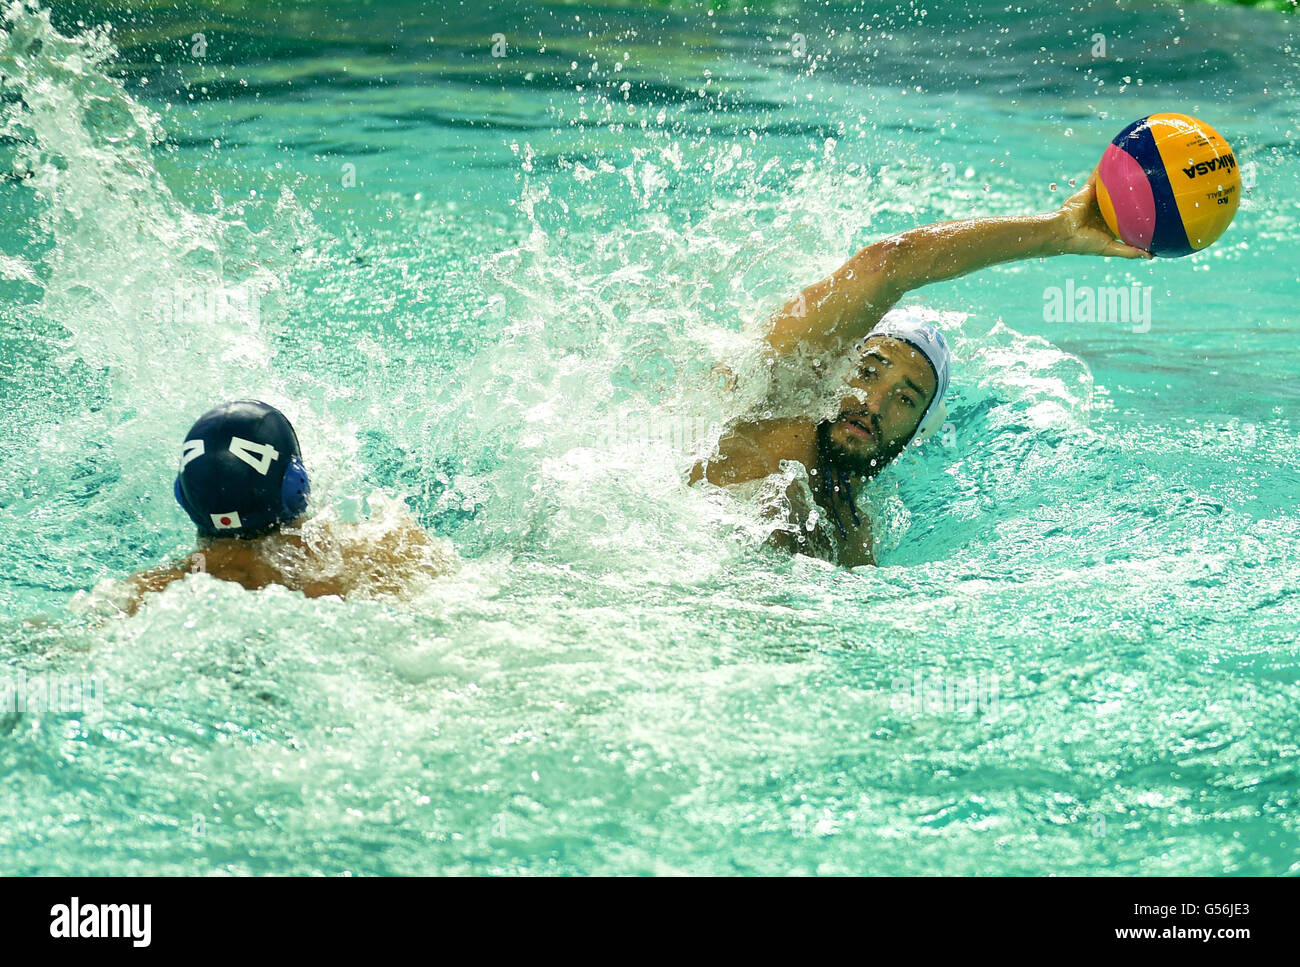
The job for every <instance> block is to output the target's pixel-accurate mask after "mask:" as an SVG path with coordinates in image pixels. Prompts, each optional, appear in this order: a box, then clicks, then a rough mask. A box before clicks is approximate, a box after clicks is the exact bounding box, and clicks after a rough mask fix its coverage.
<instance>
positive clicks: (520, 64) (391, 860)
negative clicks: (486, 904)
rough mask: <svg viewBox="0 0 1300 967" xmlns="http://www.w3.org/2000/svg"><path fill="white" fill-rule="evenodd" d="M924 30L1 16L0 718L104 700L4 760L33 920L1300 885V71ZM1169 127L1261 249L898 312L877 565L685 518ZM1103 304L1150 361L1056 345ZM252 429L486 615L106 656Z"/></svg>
mask: <svg viewBox="0 0 1300 967" xmlns="http://www.w3.org/2000/svg"><path fill="white" fill-rule="evenodd" d="M931 7H932V9H931V8H930V7H923V6H922V5H920V4H915V5H908V4H898V5H881V6H879V7H877V6H875V5H859V6H858V7H853V6H850V5H846V4H827V5H819V6H812V7H807V8H805V7H803V6H802V5H799V4H787V5H781V4H763V3H756V4H753V5H751V6H750V7H748V8H739V7H736V6H734V5H719V6H718V7H717V8H716V9H715V10H714V11H713V12H712V13H711V14H709V13H706V12H704V10H703V9H702V8H700V7H699V6H697V5H691V4H681V5H664V6H655V7H651V8H648V9H647V8H645V7H642V6H635V5H613V4H611V5H599V4H586V5H570V4H563V3H510V4H500V3H486V4H479V5H475V8H474V9H464V8H462V7H459V6H456V7H454V8H453V7H451V5H445V6H444V5H438V4H423V3H413V2H397V3H386V4H383V5H368V4H351V3H341V2H339V3H327V4H313V5H310V6H309V7H297V6H294V7H287V6H283V5H280V4H275V3H261V4H258V3H254V4H247V5H240V7H239V9H238V10H236V9H234V8H233V7H229V6H227V5H213V6H211V7H202V6H198V5H195V6H191V7H181V8H171V7H168V6H165V5H162V4H157V5H155V4H138V3H137V4H129V5H125V4H124V5H115V4H104V5H98V6H90V5H84V4H70V5H60V6H59V7H58V8H57V9H55V10H54V11H53V12H51V11H48V10H46V9H43V8H39V7H35V6H26V7H24V6H21V5H11V6H10V7H8V8H7V10H8V12H7V13H6V15H5V16H6V23H5V29H4V32H3V34H0V74H3V75H4V78H5V80H4V84H3V92H4V93H3V101H2V103H3V109H4V122H3V123H4V135H5V137H4V141H3V142H2V143H0V157H3V164H2V165H0V171H7V172H11V173H12V174H11V175H10V176H8V177H6V178H5V179H4V180H3V182H0V193H3V204H4V218H3V222H0V312H3V316H4V318H3V325H2V326H0V394H2V396H0V405H2V406H3V409H4V413H5V415H6V419H4V420H3V421H0V535H2V536H3V540H0V609H3V610H2V611H0V663H2V664H3V672H0V675H3V676H7V679H6V680H7V681H8V682H9V683H10V685H11V687H15V686H16V685H17V684H20V683H24V682H25V683H31V682H34V681H35V682H50V681H57V682H61V683H67V682H74V681H75V682H77V683H83V682H84V683H85V687H84V689H83V695H82V699H83V701H82V702H81V706H80V707H75V708H74V707H70V704H69V703H68V702H63V703H61V704H59V703H56V704H58V707H56V708H52V709H28V710H26V711H23V712H19V711H17V709H16V706H15V711H13V712H8V711H6V710H5V709H4V708H0V776H3V779H2V780H0V870H3V872H6V873H41V874H59V873H65V874H66V873H93V874H122V873H188V874H207V873H232V874H257V873H295V874H330V875H333V874H341V873H352V874H376V873H420V872H439V873H489V872H533V873H546V872H566V873H628V872H630V873H784V872H797V873H874V874H933V873H1015V874H1020V873H1086V874H1103V873H1112V874H1158V873H1168V874H1184V873H1187V874H1193V873H1195V874H1215V873H1272V874H1276V873H1288V872H1290V873H1294V872H1296V871H1297V870H1300V861H1298V860H1297V855H1298V852H1300V817H1298V814H1297V789H1298V788H1300V770H1298V768H1297V764H1298V763H1300V748H1298V746H1297V740H1296V733H1295V727H1294V721H1295V710H1296V700H1297V695H1298V694H1300V689H1298V681H1297V679H1298V677H1300V676H1298V675H1297V659H1298V658H1300V646H1298V645H1297V640H1296V639H1297V628H1298V627H1300V600H1298V598H1297V594H1296V589H1295V583H1296V581H1295V577H1296V574H1297V570H1298V565H1300V516H1298V511H1300V508H1297V498H1298V495H1300V449H1298V442H1300V441H1298V437H1297V430H1296V423H1295V421H1296V419H1297V417H1298V416H1300V412H1298V409H1300V392H1298V391H1297V385H1298V383H1297V376H1300V349H1298V348H1297V339H1296V336H1297V330H1298V329H1300V326H1298V325H1297V321H1296V313H1295V305H1296V299H1297V296H1298V295H1300V276H1298V275H1297V269H1296V261H1295V258H1294V253H1293V251H1292V249H1291V242H1292V239H1293V237H1294V236H1295V235H1296V233H1297V231H1300V197H1297V194H1296V191H1295V184H1296V180H1295V174H1294V172H1295V169H1296V165H1297V164H1298V163H1300V151H1298V150H1297V145H1296V142H1297V134H1298V132H1300V117H1298V114H1297V106H1298V104H1300V101H1298V100H1297V91H1296V86H1295V77H1296V45H1297V40H1298V39H1300V38H1297V36H1296V27H1295V25H1296V23H1297V21H1296V19H1295V18H1294V17H1287V16H1285V15H1280V14H1277V13H1274V12H1271V11H1262V10H1243V9H1235V8H1222V7H1208V6H1199V5H1193V4H1187V5H1183V6H1179V5H1175V4H1168V3H1156V2H1149V3H1148V2H1133V3H1125V4H1122V5H1112V4H1103V3H1074V4H1072V5H1071V6H1070V7H1068V8H1066V9H1059V8H1054V9H1053V10H1052V11H1051V12H1050V13H1047V12H1036V11H1035V10H1033V9H1021V8H1007V6H1006V5H1005V4H995V3H986V2H975V3H967V4H964V5H962V6H961V8H960V9H949V8H948V7H947V6H946V5H939V4H934V5H931ZM51 16H52V17H53V23H52V24H51V22H50V17H51ZM105 21H111V22H112V23H113V25H114V32H113V33H112V35H111V37H110V38H105V37H104V36H102V35H100V34H98V33H95V32H94V28H95V25H97V24H101V23H103V22H105ZM79 22H80V23H79ZM494 35H500V37H501V38H502V40H501V41H498V40H495V39H494ZM1099 35H1100V37H1101V38H1102V39H1103V41H1104V48H1105V53H1104V54H1102V55H1100V56H1099V55H1097V50H1098V41H1097V39H1096V38H1097V37H1098V36H1099ZM196 38H201V40H200V39H196ZM501 43H504V47H503V48H502V47H498V49H499V50H500V51H501V52H503V53H504V55H505V56H502V57H493V56H492V48H493V46H494V45H499V44H501ZM796 54H797V55H798V56H796ZM1157 110H1178V111H1184V112H1186V113H1190V114H1192V115H1195V116H1198V117H1202V118H1204V119H1205V120H1207V121H1209V122H1210V123H1211V124H1213V125H1214V126H1215V127H1216V128H1218V130H1219V131H1221V132H1222V133H1223V134H1224V135H1225V136H1226V137H1228V139H1229V140H1230V141H1231V142H1232V144H1233V146H1234V148H1235V149H1236V151H1237V155H1238V157H1239V159H1240V160H1241V162H1242V164H1243V174H1244V175H1245V178H1246V181H1247V184H1248V185H1249V186H1250V192H1249V194H1248V195H1247V197H1246V199H1245V201H1244V203H1243V205H1242V208H1241V210H1240V212H1239V213H1238V215H1237V219H1236V221H1235V223H1234V224H1233V226H1232V227H1231V228H1230V229H1229V231H1228V233H1227V234H1226V235H1225V236H1224V238H1223V239H1222V240H1221V241H1220V242H1218V243H1217V244H1216V245H1215V246H1213V247H1212V248H1211V249H1209V250H1208V251H1206V252H1204V253H1202V254H1200V255H1197V256H1195V257H1192V258H1188V259H1181V260H1157V261H1155V262H1152V263H1134V262H1129V261H1123V262H1120V261H1102V260H1098V259H1082V258H1074V257H1068V258H1058V259H1053V260H1048V261H1041V262H1025V263H1020V264H1016V265H1009V266H1002V267H999V268H995V269H991V270H987V271H985V272H983V273H980V274H978V275H975V276H971V277H968V278H966V279H961V280H957V281H954V282H950V283H946V284H943V285H937V286H934V287H931V288H927V289H923V290H921V291H919V292H916V293H913V294H912V295H910V296H909V297H908V298H907V300H906V304H907V305H909V306H911V307H913V310H912V311H925V312H932V313H938V314H942V315H940V316H939V318H941V319H942V320H943V321H944V323H945V328H946V331H947V332H948V334H949V336H950V339H951V341H952V343H953V345H954V348H955V351H956V353H957V357H958V364H957V366H956V368H955V370H954V384H953V397H952V398H951V399H950V401H949V406H950V421H951V425H950V426H949V427H946V428H945V432H944V434H943V435H942V438H941V439H939V440H937V441H936V442H935V443H932V444H929V445H927V447H926V449H925V450H923V451H922V452H921V453H920V454H919V455H917V456H914V457H908V458H905V459H903V460H901V461H900V462H899V464H898V465H897V466H896V467H894V468H892V469H891V470H890V471H889V472H888V473H887V474H886V475H885V476H884V477H883V478H882V479H881V480H880V481H878V482H877V484H876V485H875V486H873V488H872V491H873V492H872V494H871V495H870V499H871V502H872V504H873V506H874V507H875V509H876V513H877V515H878V520H879V522H880V530H881V532H882V544H883V549H882V552H881V554H880V563H881V566H880V567H878V568H868V569H859V570H855V571H852V572H849V571H845V570H843V569H839V568H835V567H831V566H829V565H826V564H823V563H821V562H819V561H815V560H811V559H808V558H803V557H795V558H791V557H788V556H782V555H781V554H780V553H778V552H776V551H773V550H770V549H767V548H765V547H764V546H763V543H762V537H763V533H764V532H763V527H762V524H761V521H760V520H759V518H758V514H757V513H756V512H755V511H754V510H753V509H752V508H747V507H746V506H745V505H743V504H740V503H737V502H734V501H727V500H725V499H721V498H720V497H719V496H718V495H716V494H710V493H706V492H703V491H699V490H692V489H690V488H686V487H685V486H684V485H683V483H682V471H683V469H684V468H686V467H689V462H690V461H689V454H688V450H689V445H690V443H691V442H692V441H693V440H696V439H698V438H707V437H708V435H709V434H710V433H716V431H717V429H718V428H719V427H720V425H721V423H722V422H723V421H725V420H726V419H727V418H729V417H730V416H734V415H736V414H737V413H739V412H742V411H744V410H745V409H746V407H751V406H753V405H756V402H755V401H756V400H757V398H758V397H757V389H756V387H757V386H759V385H760V384H761V383H762V381H763V377H762V374H761V372H756V369H757V367H758V364H757V362H756V359H755V356H754V354H753V341H754V336H755V334H756V333H757V332H758V330H759V328H760V327H761V325H762V322H763V320H764V319H766V317H767V315H768V314H769V313H770V312H771V311H772V310H773V309H775V308H776V307H778V306H779V305H780V304H781V303H782V302H783V301H784V299H785V298H788V297H789V296H790V295H791V294H793V292H794V291H795V290H796V289H797V288H799V287H801V286H803V285H806V284H809V283H811V282H813V281H816V279H818V278H820V277H821V276H822V275H823V274H825V273H826V272H828V271H830V270H831V269H833V268H835V267H836V266H838V265H839V264H840V262H842V261H843V260H844V259H845V258H847V256H848V255H850V254H851V253H852V252H853V251H854V250H855V248H856V247H857V246H860V245H863V244H866V243H867V242H869V241H871V240H873V239H875V238H877V237H880V236H882V235H885V234H888V233H890V232H893V231H898V230H901V229H904V228H907V227H911V226H913V225H916V224H923V223H926V222H929V221H935V220H940V219H947V218H958V217H966V216H971V215H994V214H1009V213H1020V212H1031V211H1045V210H1049V209H1051V208H1054V207H1056V206H1057V205H1059V204H1060V202H1061V201H1062V199H1063V196H1065V195H1066V194H1068V193H1069V191H1070V188H1069V182H1070V179H1075V180H1076V181H1078V182H1081V180H1082V179H1084V178H1086V177H1087V174H1088V172H1089V170H1090V168H1091V166H1092V164H1093V163H1095V160H1096V159H1097V158H1098V157H1100V154H1101V149H1102V147H1103V146H1104V145H1105V144H1106V142H1107V141H1108V140H1109V139H1110V138H1111V137H1113V136H1114V134H1115V133H1117V132H1118V131H1119V130H1120V129H1121V128H1122V127H1123V126H1124V125H1125V124H1126V123H1128V122H1129V121H1131V120H1133V119H1135V118H1137V117H1141V116H1143V115H1145V114H1148V113H1151V112H1153V111H1157ZM1053 185H1055V190H1053V187H1052V186H1053ZM1067 284H1072V285H1074V286H1124V287H1126V288H1129V289H1130V290H1131V288H1132V287H1133V286H1138V287H1139V291H1141V290H1142V289H1149V290H1150V293H1151V314H1150V318H1149V319H1148V320H1147V321H1146V323H1145V324H1144V323H1142V322H1141V321H1134V320H1129V321H1126V322H1122V323H1121V322H1048V321H1045V319H1044V313H1043V307H1044V301H1045V292H1046V290H1047V289H1048V288H1050V287H1054V286H1056V287H1065V286H1066V285H1067ZM1144 326H1145V328H1144ZM719 363H721V364H724V365H727V366H728V367H729V368H731V369H732V370H733V371H735V372H736V373H738V374H739V377H740V378H739V382H738V385H737V387H736V388H735V389H734V390H730V391H727V390H725V389H720V388H719V387H718V386H717V384H716V381H715V380H714V379H712V378H711V376H710V373H711V371H712V370H713V369H714V367H715V366H716V365H718V364H719ZM247 395H255V396H259V397H261V398H264V399H267V400H268V401H270V402H272V403H275V404H276V405H278V406H281V407H282V408H283V409H284V410H285V411H286V412H287V413H288V414H289V416H290V417H291V418H292V419H293V420H294V421H295V424H296V425H297V427H298V431H299V435H300V437H301V439H302V443H303V448H304V452H305V456H306V461H307V464H308V467H309V469H310V470H311V471H312V475H313V485H314V494H315V500H316V505H317V507H318V508H320V511H321V512H322V513H325V514H334V515H338V516H341V517H345V518H359V517H362V516H365V515H366V514H374V515H379V516H382V515H384V514H388V513H392V508H391V506H390V504H389V503H388V502H387V501H388V499H389V498H396V499H398V500H400V501H401V502H403V503H404V505H405V506H406V507H407V508H409V509H410V511H411V512H413V513H414V514H416V515H417V517H419V519H420V520H421V521H422V523H424V524H425V525H426V526H427V527H428V528H430V529H431V530H433V531H435V532H437V533H438V534H440V535H442V536H444V537H446V538H448V539H450V540H451V541H452V542H454V543H455V545H456V546H457V548H458V549H459V551H460V554H461V555H462V557H463V558H464V565H463V567H462V568H461V570H460V571H459V572H458V573H457V574H456V575H454V576H453V577H450V578H447V579H444V580H442V581H440V582H437V583H436V585H435V586H433V587H431V588H428V589H423V590H421V591H420V592H419V593H418V594H416V595H414V596H413V597H412V599H411V600H404V601H393V600H389V601H361V600H358V601H340V600H334V599H322V600H313V601H308V600H305V599H303V598H302V597H301V596H299V595H296V594H293V593H289V592H287V591H284V590H282V589H274V588H272V589H268V590H265V591H261V592H257V593H248V592H245V591H243V590H241V589H239V588H237V587H234V586H233V585H226V584H222V583H220V582H217V581H214V580H211V579H210V578H208V577H206V576H203V575H197V576H194V577H191V578H189V579H187V580H186V581H185V582H182V583H181V584H179V585H174V586H173V587H172V588H171V589H169V590H168V591H167V592H165V593H164V594H161V595H157V596H155V597H154V599H153V600H151V601H150V603H149V604H148V606H147V607H145V608H144V609H142V610H141V612H140V613H139V614H137V615H135V616H134V617H131V618H128V619H123V618H105V617H103V616H102V615H101V614H100V613H99V611H98V609H99V608H102V604H97V602H98V601H99V599H100V595H97V594H89V595H87V594H84V593H81V594H79V592H87V591H90V590H91V589H92V588H94V587H95V585H96V584H97V583H98V582H100V581H102V580H104V579H120V578H122V577H124V576H126V575H128V574H130V573H131V572H133V571H134V570H138V569H140V568H143V567H146V566H152V565H154V564H157V563H160V562H162V561H164V560H167V559H168V558H169V557H170V556H171V555H175V554H177V553H180V552H181V551H183V550H187V549H189V547H190V546H191V541H192V529H191V528H189V527H188V526H187V525H186V521H185V518H184V516H183V515H182V514H181V513H180V512H179V510H178V508H176V507H175V505H174V504H173V502H172V500H171V494H170V491H171V479H172V476H173V474H174V468H175V460H176V454H177V450H176V447H177V445H178V443H179V441H180V439H181V436H182V434H183V433H184V431H185V429H186V427H188V426H189V424H190V422H192V420H193V419H194V417H195V416H196V415H197V414H198V413H199V412H201V411H202V410H203V409H205V408H206V407H207V406H209V405H211V404H212V403H213V402H215V401H217V400H220V399H225V398H233V397H239V396H247ZM101 594H102V592H101ZM92 695H93V696H94V701H93V702H92V701H90V696H92ZM3 697H4V696H3V694H0V698H3Z"/></svg>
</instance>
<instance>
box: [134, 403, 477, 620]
mask: <svg viewBox="0 0 1300 967" xmlns="http://www.w3.org/2000/svg"><path fill="white" fill-rule="evenodd" d="M310 492H311V486H310V483H309V481H308V478H307V470H306V468H305V467H304V466H303V461H302V451H301V449H300V448H299V446H298V435H297V434H296V433H295V432H294V429H293V426H292V425H291V424H290V423H289V420H288V419H287V418H286V417H285V416H284V414H283V413H281V412H280V411H279V410H277V409H276V408H275V407H273V406H268V405H267V404H266V403H262V402H259V401H256V400H240V401H237V402H234V403H225V404H223V405H221V406H218V407H215V408H214V409H211V410H209V411H208V412H207V413H204V414H203V415H202V416H201V417H199V419H198V420H197V422H195V424H194V425H193V426H192V427H191V428H190V431H189V432H188V433H187V434H186V435H185V442H184V444H183V445H182V448H181V462H180V472H179V473H178V475H177V477H176V482H175V484H174V494H175V497H176V501H177V502H178V503H179V504H180V505H181V507H182V508H183V509H184V511H185V513H186V514H188V515H189V518H190V520H192V521H193V522H194V525H195V526H196V527H197V528H198V537H199V548H198V550H196V551H195V552H194V553H192V554H190V555H189V556H188V557H187V558H185V559H184V560H183V561H181V562H178V563H176V564H172V565H166V566H163V567H160V568H156V569H154V570H152V571H146V572H144V573H142V574H137V575H136V576H135V577H134V578H132V584H133V587H134V591H135V595H134V598H133V599H132V601H131V604H130V606H129V608H128V610H130V611H134V610H135V608H136V606H137V605H138V603H139V598H140V596H141V595H143V594H145V593H147V592H150V591H159V590H161V589H162V588H164V587H166V586H167V585H168V584H170V583H171V582H173V581H176V580H179V579H181V578H183V577H184V576H185V575H186V574H189V573H193V572H198V571H203V572H207V573H208V574H211V575H212V576H213V577H216V578H219V579H221V580H223V581H233V582H235V583H237V584H241V585H243V586H244V587H245V588H248V589H249V590H256V589H258V588H263V587H266V586H267V585H269V584H280V585H283V586H285V587H287V588H290V589H291V590H295V591H301V592H302V593H303V594H305V595H306V596H307V597H309V598H315V597H321V596H323V595H329V594H335V595H346V594H349V593H351V592H354V591H360V592H374V593H399V592H401V591H403V590H405V589H408V588H409V587H410V585H411V581H412V579H413V578H415V577H416V576H417V575H420V574H426V575H433V574H438V573H442V572H445V571H447V570H449V569H450V566H451V563H452V561H453V560H454V555H453V554H452V553H451V552H450V551H449V549H447V548H445V547H443V546H442V545H441V543H440V542H438V541H436V540H431V539H430V538H429V537H428V535H426V534H425V532H424V531H423V530H422V529H421V528H420V527H419V526H418V525H417V524H416V523H415V521H413V520H411V519H410V517H409V516H405V515H403V516H402V517H401V518H400V519H398V520H396V521H395V522H392V524H391V525H389V526H385V525H384V524H382V523H380V522H370V523H368V524H364V525H363V524H346V523H341V522H337V521H333V522H329V523H328V524H326V523H323V522H318V521H313V520H309V519H308V516H307V499H308V494H309V493H310Z"/></svg>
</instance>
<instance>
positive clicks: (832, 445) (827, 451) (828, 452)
mask: <svg viewBox="0 0 1300 967" xmlns="http://www.w3.org/2000/svg"><path fill="white" fill-rule="evenodd" d="M838 422H839V419H838V418H837V419H834V420H825V421H823V422H821V423H818V424H817V452H818V453H819V454H821V455H824V456H825V457H826V459H827V460H828V461H829V462H830V463H831V464H832V465H833V466H835V467H838V468H840V469H841V470H847V471H848V472H849V473H851V474H854V475H856V476H859V477H863V478H866V479H868V480H869V479H871V478H872V477H874V476H875V475H876V474H878V473H880V471H882V470H884V469H885V467H887V466H888V465H889V463H890V461H891V460H893V459H894V458H895V457H896V456H898V455H899V454H900V453H902V452H903V450H904V449H905V448H906V447H907V441H906V440H899V441H894V442H893V443H888V444H884V445H878V446H876V447H874V448H872V449H870V450H868V449H862V450H849V449H846V448H845V447H842V446H840V445H839V444H838V443H836V442H835V441H834V440H833V439H831V427H833V426H834V425H835V424H836V423H838ZM872 429H873V430H874V431H875V435H876V439H877V440H879V439H880V427H879V426H878V425H873V426H872Z"/></svg>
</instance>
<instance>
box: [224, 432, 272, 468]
mask: <svg viewBox="0 0 1300 967" xmlns="http://www.w3.org/2000/svg"><path fill="white" fill-rule="evenodd" d="M230 452H231V453H233V454H234V455H235V456H237V457H238V458H239V459H240V460H243V461H244V463H246V464H248V465H249V466H250V467H252V468H253V469H254V470H256V471H257V472H258V473H260V474H261V475H262V476H263V477H265V476H266V472H267V471H268V470H270V469H271V464H273V463H275V461H276V460H279V459H280V454H279V453H278V452H277V451H276V449H275V447H273V446H271V445H270V444H269V443H254V442H253V441H251V440H245V439H243V438H242V437H237V436H234V437H231V438H230Z"/></svg>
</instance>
